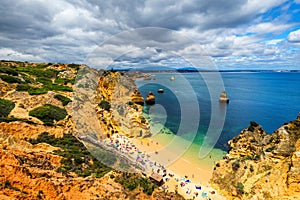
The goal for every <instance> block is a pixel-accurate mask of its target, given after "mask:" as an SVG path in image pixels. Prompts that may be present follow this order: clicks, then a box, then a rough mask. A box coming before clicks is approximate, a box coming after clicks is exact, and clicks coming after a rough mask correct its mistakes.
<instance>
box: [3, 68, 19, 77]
mask: <svg viewBox="0 0 300 200" xmlns="http://www.w3.org/2000/svg"><path fill="white" fill-rule="evenodd" d="M0 73H4V74H8V75H12V76H18V72H17V71H16V70H14V69H13V68H11V67H6V66H0Z"/></svg>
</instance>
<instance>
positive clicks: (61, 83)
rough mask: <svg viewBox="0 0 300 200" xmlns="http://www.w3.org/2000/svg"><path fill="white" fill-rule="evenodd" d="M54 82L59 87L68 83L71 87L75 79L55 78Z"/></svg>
mask: <svg viewBox="0 0 300 200" xmlns="http://www.w3.org/2000/svg"><path fill="white" fill-rule="evenodd" d="M54 82H55V83H56V84H59V85H66V84H68V83H71V84H72V85H74V83H75V79H67V78H57V79H55V81H54Z"/></svg>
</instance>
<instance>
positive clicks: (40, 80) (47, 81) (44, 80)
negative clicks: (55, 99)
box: [36, 77, 52, 85]
mask: <svg viewBox="0 0 300 200" xmlns="http://www.w3.org/2000/svg"><path fill="white" fill-rule="evenodd" d="M36 82H38V83H43V85H52V80H51V79H50V78H47V77H37V78H36Z"/></svg>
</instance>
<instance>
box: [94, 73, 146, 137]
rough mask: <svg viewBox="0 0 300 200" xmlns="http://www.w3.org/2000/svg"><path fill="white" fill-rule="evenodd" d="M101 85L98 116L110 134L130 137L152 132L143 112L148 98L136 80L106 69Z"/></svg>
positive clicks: (97, 99) (98, 97)
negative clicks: (145, 97)
mask: <svg viewBox="0 0 300 200" xmlns="http://www.w3.org/2000/svg"><path fill="white" fill-rule="evenodd" d="M98 85H99V86H98V88H97V96H96V103H98V105H99V106H98V107H97V115H98V119H99V121H100V125H101V127H102V129H103V130H104V131H105V132H106V133H107V134H106V135H105V136H106V137H110V136H111V135H112V134H114V133H119V134H124V135H126V136H129V137H146V136H149V135H150V125H149V123H148V121H147V120H146V119H145V118H144V117H143V113H142V109H143V107H142V105H143V102H144V99H143V97H142V95H141V93H140V92H139V91H138V89H137V87H136V85H135V83H134V82H133V80H132V79H130V78H128V77H127V76H126V75H125V74H121V73H119V72H110V71H106V72H104V73H103V74H102V76H101V77H100V79H99V84H98Z"/></svg>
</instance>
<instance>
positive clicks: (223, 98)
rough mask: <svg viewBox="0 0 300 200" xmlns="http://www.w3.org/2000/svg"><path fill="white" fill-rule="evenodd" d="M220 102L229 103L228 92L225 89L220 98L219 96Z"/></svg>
mask: <svg viewBox="0 0 300 200" xmlns="http://www.w3.org/2000/svg"><path fill="white" fill-rule="evenodd" d="M219 100H220V102H226V103H229V98H228V97H227V94H226V92H225V91H223V92H222V93H221V95H220V98H219Z"/></svg>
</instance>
